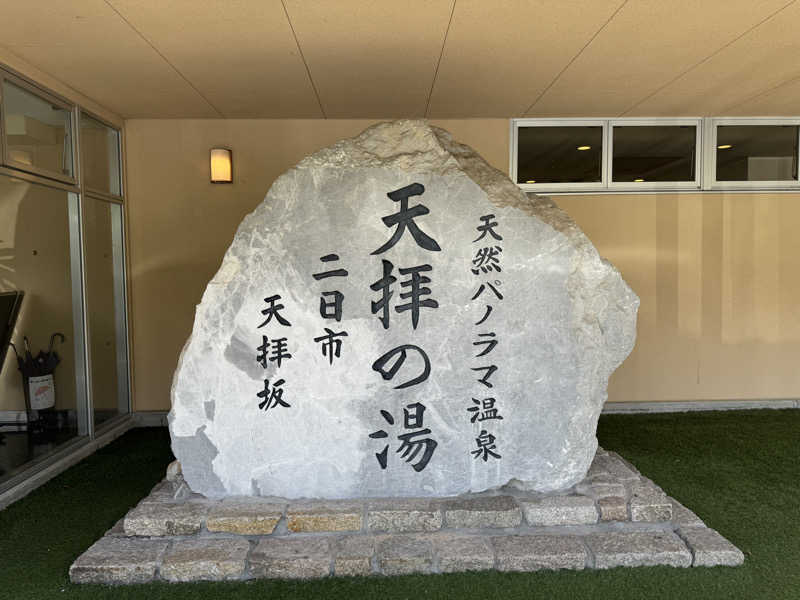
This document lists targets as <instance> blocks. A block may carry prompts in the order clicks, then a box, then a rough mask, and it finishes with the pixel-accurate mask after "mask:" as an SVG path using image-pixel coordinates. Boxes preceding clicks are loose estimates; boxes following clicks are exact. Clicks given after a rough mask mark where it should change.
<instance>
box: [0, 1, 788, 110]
mask: <svg viewBox="0 0 800 600" xmlns="http://www.w3.org/2000/svg"><path fill="white" fill-rule="evenodd" d="M799 22H800V2H798V0H792V1H791V2H787V0H700V1H698V0H527V1H525V0H403V1H402V2H392V1H389V0H381V1H378V0H168V1H164V0H162V1H157V0H13V1H12V0H0V27H2V32H1V33H0V45H3V46H4V47H5V48H6V49H7V50H8V51H10V52H12V53H13V54H15V55H17V56H19V57H21V58H22V59H24V60H25V61H27V62H28V63H30V64H32V65H33V66H34V67H37V68H38V69H40V70H42V71H44V72H45V73H47V74H49V75H51V76H53V77H55V78H57V79H59V80H61V81H62V82H64V83H65V84H67V85H69V86H70V87H72V88H74V89H75V90H77V91H79V92H81V93H82V94H83V95H85V96H88V97H89V98H92V99H94V100H96V101H97V102H98V103H100V104H102V105H104V106H106V107H107V108H108V109H110V110H112V111H114V112H116V113H117V114H119V115H121V116H123V117H126V118H135V117H163V118H171V117H217V118H219V117H228V118H237V117H262V118H301V117H306V118H322V117H326V118H391V117H430V118H462V117H521V116H529V117H538V116H548V117H551V116H612V117H613V116H683V115H686V116H708V115H715V116H716V115H796V114H800V106H798V104H800V103H798V100H800V61H798V60H797V57H798V56H800V36H798V34H797V23H799Z"/></svg>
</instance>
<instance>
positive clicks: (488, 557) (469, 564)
mask: <svg viewBox="0 0 800 600" xmlns="http://www.w3.org/2000/svg"><path fill="white" fill-rule="evenodd" d="M430 540H431V542H432V543H433V551H434V554H435V555H436V557H437V558H438V560H439V570H440V571H441V572H442V573H458V572H462V571H486V570H489V569H493V568H494V550H493V548H492V543H491V541H490V539H489V538H488V537H486V536H481V535H469V536H466V535H457V534H449V533H440V534H436V535H432V536H431V537H430Z"/></svg>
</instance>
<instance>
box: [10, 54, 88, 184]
mask: <svg viewBox="0 0 800 600" xmlns="http://www.w3.org/2000/svg"><path fill="white" fill-rule="evenodd" d="M6 81H8V82H10V83H11V84H12V85H15V86H17V87H19V88H21V89H23V90H25V91H26V92H29V93H31V94H33V95H34V96H37V97H38V98H40V99H42V100H44V101H46V102H50V103H51V104H54V105H55V106H58V107H60V108H63V109H64V110H67V111H69V114H70V127H69V136H70V152H71V153H72V176H69V175H65V174H63V173H57V172H55V171H50V170H48V169H43V168H41V167H37V166H34V165H26V164H25V163H21V162H17V161H15V160H12V159H11V156H10V154H9V151H8V140H7V139H6V130H5V127H6V124H5V123H6V114H5V110H6V109H5V101H4V98H3V85H4V83H5V82H6ZM76 114H77V112H76V105H75V104H74V103H72V102H70V101H69V100H67V99H66V98H62V97H61V96H58V95H56V94H54V93H52V92H50V91H47V90H44V89H42V88H41V87H39V86H38V85H36V84H35V83H33V82H31V81H29V80H27V79H25V78H24V77H20V76H19V75H16V74H13V73H10V72H9V71H7V70H6V69H4V68H0V165H2V166H5V167H8V168H9V169H14V170H17V171H22V172H25V173H30V174H32V175H38V176H39V177H44V178H46V179H52V180H54V181H60V182H61V183H66V184H68V185H72V186H76V187H77V186H78V185H79V183H78V182H79V157H78V155H77V154H78V145H77V123H76Z"/></svg>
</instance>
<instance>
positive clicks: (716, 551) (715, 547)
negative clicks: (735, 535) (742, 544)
mask: <svg viewBox="0 0 800 600" xmlns="http://www.w3.org/2000/svg"><path fill="white" fill-rule="evenodd" d="M678 535H680V536H681V537H682V538H683V540H684V541H685V542H686V544H687V545H688V546H689V548H690V549H691V551H692V566H693V567H714V566H717V565H727V566H729V567H735V566H738V565H740V564H742V563H743V562H744V554H742V551H741V550H739V549H738V548H737V547H736V546H734V545H733V544H731V543H730V542H729V541H728V540H726V539H725V538H724V537H722V536H721V535H720V534H719V533H718V532H716V531H714V530H713V529H710V528H708V527H697V526H695V527H681V528H679V529H678Z"/></svg>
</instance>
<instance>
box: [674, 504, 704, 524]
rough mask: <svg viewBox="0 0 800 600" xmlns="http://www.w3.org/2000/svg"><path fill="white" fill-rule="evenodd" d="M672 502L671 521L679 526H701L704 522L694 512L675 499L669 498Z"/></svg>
mask: <svg viewBox="0 0 800 600" xmlns="http://www.w3.org/2000/svg"><path fill="white" fill-rule="evenodd" d="M669 500H670V502H671V503H672V522H673V523H675V524H676V525H678V526H680V527H703V526H704V525H705V523H703V521H701V520H700V517H698V516H697V515H696V514H694V513H693V512H692V511H690V510H689V509H688V508H686V507H685V506H684V505H683V504H681V503H680V502H678V501H677V500H675V499H674V498H670V499H669Z"/></svg>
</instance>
